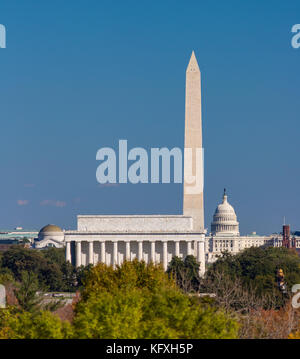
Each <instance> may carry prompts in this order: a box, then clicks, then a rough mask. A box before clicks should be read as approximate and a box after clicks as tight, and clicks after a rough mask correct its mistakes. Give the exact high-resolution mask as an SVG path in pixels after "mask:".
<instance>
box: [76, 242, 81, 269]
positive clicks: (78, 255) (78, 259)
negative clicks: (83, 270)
mask: <svg viewBox="0 0 300 359" xmlns="http://www.w3.org/2000/svg"><path fill="white" fill-rule="evenodd" d="M80 266H81V242H76V267H80Z"/></svg>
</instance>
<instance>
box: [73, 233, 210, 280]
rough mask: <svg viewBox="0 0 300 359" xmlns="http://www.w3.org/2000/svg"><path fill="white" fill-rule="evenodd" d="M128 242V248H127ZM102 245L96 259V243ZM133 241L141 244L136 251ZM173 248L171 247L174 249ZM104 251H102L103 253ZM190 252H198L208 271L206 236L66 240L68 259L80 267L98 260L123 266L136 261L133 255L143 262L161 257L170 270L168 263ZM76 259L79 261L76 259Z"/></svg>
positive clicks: (165, 266) (197, 255)
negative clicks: (157, 238) (86, 244)
mask: <svg viewBox="0 0 300 359" xmlns="http://www.w3.org/2000/svg"><path fill="white" fill-rule="evenodd" d="M71 242H74V243H75V251H73V253H74V254H75V258H73V260H72V253H71V252H72V251H71ZM83 242H85V243H88V250H87V256H86V258H85V260H84V263H83V260H82V253H83V248H82V247H83V246H82V243H83ZM108 243H109V244H110V246H111V243H112V246H113V247H112V253H111V254H112V257H111V258H109V259H108V256H107V244H108ZM121 243H122V247H123V248H122V249H121V248H120V244H121ZM124 243H125V250H124ZM145 243H147V245H148V246H149V244H150V253H149V251H148V253H147V255H145V253H146V252H145V248H144V244H145ZM168 243H174V244H175V245H174V244H173V245H172V246H170V245H169V246H168ZM96 244H97V247H98V248H99V244H100V251H99V250H98V252H97V259H96V260H95V256H94V253H95V245H96ZM132 244H134V245H135V248H136V245H137V248H136V250H135V251H133V250H132ZM170 247H171V248H170ZM99 252H100V253H99ZM187 255H194V256H195V257H196V259H197V261H198V262H199V263H200V266H201V268H200V272H201V273H204V271H205V248H204V239H202V240H184V241H180V240H171V241H168V240H153V241H151V240H149V241H147V240H128V241H122V240H109V241H108V240H107V241H106V240H103V241H99V240H89V239H85V240H79V239H76V240H75V241H66V261H69V262H73V263H74V264H75V265H76V267H79V266H81V265H87V264H96V263H97V262H102V263H105V264H107V265H110V264H112V265H113V267H115V266H116V265H120V264H121V263H122V261H123V260H124V259H125V260H129V261H130V260H132V259H133V258H137V259H138V260H139V261H141V260H145V261H146V262H153V263H156V262H158V260H157V258H159V262H161V263H162V264H163V268H164V269H165V270H166V269H167V267H168V262H169V261H170V260H171V258H172V257H174V256H177V257H182V258H183V257H185V256H187ZM74 259H75V260H74Z"/></svg>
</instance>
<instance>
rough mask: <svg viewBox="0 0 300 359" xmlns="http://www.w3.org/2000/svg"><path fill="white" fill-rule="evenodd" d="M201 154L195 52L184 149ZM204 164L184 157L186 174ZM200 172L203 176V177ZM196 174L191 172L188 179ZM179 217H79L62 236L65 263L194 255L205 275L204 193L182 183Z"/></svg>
mask: <svg viewBox="0 0 300 359" xmlns="http://www.w3.org/2000/svg"><path fill="white" fill-rule="evenodd" d="M186 148H188V149H189V150H191V151H192V153H193V154H194V153H196V152H197V151H198V150H199V149H201V150H202V119H201V79H200V69H199V66H198V63H197V60H196V57H195V54H194V52H193V53H192V56H191V58H190V61H189V64H188V67H187V70H186V109H185V149H186ZM196 159H197V162H198V163H197V165H199V168H200V176H202V177H203V159H202V157H200V158H197V157H196V156H195V155H194V156H192V157H191V158H190V157H189V158H188V159H187V158H185V161H184V165H185V170H186V168H187V169H189V170H190V169H192V172H193V171H194V169H195V167H196V162H195V161H196ZM201 171H202V173H201ZM192 175H194V173H193V174H192ZM196 176H197V174H196ZM183 203H184V204H183V215H177V216H176V215H150V216H145V215H140V216H101V215H94V216H86V215H79V216H77V230H75V231H66V232H65V233H64V243H65V246H66V260H67V261H70V262H72V263H74V264H75V265H76V266H80V265H87V264H89V263H92V264H95V263H97V262H103V263H106V264H108V265H113V266H115V265H116V264H121V263H122V261H124V260H125V259H127V260H133V259H134V258H138V259H139V260H144V261H146V262H150V261H152V262H157V263H158V262H161V263H162V264H163V267H164V269H167V265H168V263H169V262H170V261H171V259H172V257H173V256H179V257H182V258H184V257H186V256H187V255H194V256H195V257H196V258H197V260H198V261H199V263H200V272H201V273H202V274H203V273H204V272H205V248H204V242H205V231H204V209H203V189H202V190H201V191H198V192H197V193H193V192H192V191H190V190H189V184H186V183H184V199H183Z"/></svg>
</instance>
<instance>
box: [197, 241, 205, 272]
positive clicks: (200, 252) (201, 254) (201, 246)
mask: <svg viewBox="0 0 300 359" xmlns="http://www.w3.org/2000/svg"><path fill="white" fill-rule="evenodd" d="M197 247H198V248H197V261H198V262H199V263H200V269H199V274H200V276H203V275H204V273H205V243H204V239H202V240H200V241H198V242H197Z"/></svg>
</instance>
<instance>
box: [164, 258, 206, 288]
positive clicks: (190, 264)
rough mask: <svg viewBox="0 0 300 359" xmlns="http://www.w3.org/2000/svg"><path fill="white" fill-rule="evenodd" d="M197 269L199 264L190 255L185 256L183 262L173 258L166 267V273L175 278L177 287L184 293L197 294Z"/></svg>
mask: <svg viewBox="0 0 300 359" xmlns="http://www.w3.org/2000/svg"><path fill="white" fill-rule="evenodd" d="M199 268H200V265H199V263H198V262H197V261H196V258H195V257H194V256H192V255H189V256H186V257H185V259H184V261H183V260H182V258H179V257H173V258H172V260H171V262H170V263H169V265H168V269H167V273H168V274H169V275H172V276H173V277H174V278H175V280H176V283H177V285H178V286H179V287H180V288H181V289H183V290H184V291H185V292H192V291H196V292H198V291H199V287H200V276H199Z"/></svg>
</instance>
